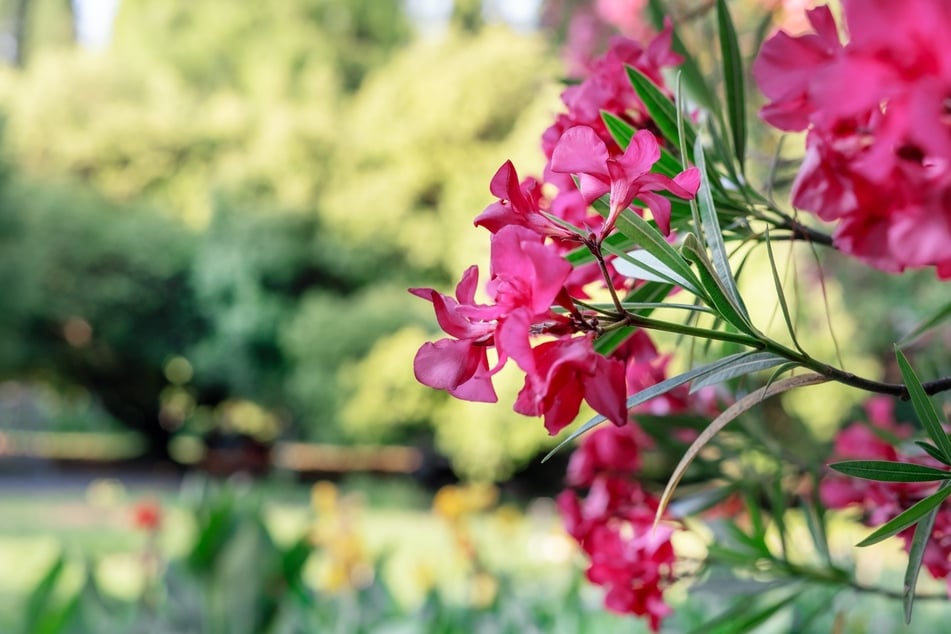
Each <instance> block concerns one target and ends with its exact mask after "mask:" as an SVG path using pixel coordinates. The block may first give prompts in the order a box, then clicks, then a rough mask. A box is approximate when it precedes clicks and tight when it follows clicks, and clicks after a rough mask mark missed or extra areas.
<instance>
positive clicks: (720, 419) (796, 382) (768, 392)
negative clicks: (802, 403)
mask: <svg viewBox="0 0 951 634" xmlns="http://www.w3.org/2000/svg"><path fill="white" fill-rule="evenodd" d="M828 380H829V379H827V378H826V377H824V376H822V375H821V374H803V375H801V376H791V377H788V378H785V379H783V380H782V381H778V382H776V383H774V384H772V385H770V386H769V387H763V388H760V389H758V390H756V391H755V392H751V393H750V394H747V395H746V396H744V397H743V398H741V399H740V400H738V401H736V402H735V403H733V404H732V405H730V406H729V407H728V408H726V410H724V411H723V413H722V414H720V415H719V416H717V417H716V418H715V419H713V421H711V422H710V424H709V425H708V426H707V427H706V429H704V430H703V431H702V432H700V435H699V436H697V437H696V439H694V441H693V443H691V445H690V447H688V448H687V451H686V452H684V455H683V457H682V458H681V459H680V462H678V463H677V466H676V467H674V471H673V473H671V475H670V478H669V479H668V480H667V486H666V487H664V492H663V494H661V496H660V501H659V502H658V503H657V513H656V515H655V516H654V523H655V524H657V523H658V522H659V521H660V519H661V518H662V517H663V516H664V511H665V510H666V508H667V504H668V503H669V502H670V500H671V499H672V497H673V495H674V491H675V490H676V489H677V485H678V484H680V480H681V479H683V477H684V474H685V473H686V472H687V469H688V468H689V467H690V465H691V464H692V463H693V461H694V459H695V458H696V457H697V455H699V453H700V450H702V449H703V448H704V447H705V446H706V445H707V443H708V442H710V441H711V440H712V439H713V438H714V436H716V435H717V434H719V433H720V432H721V431H722V430H723V428H724V427H726V426H727V425H729V424H730V423H731V422H733V421H734V420H735V419H736V418H737V417H738V416H740V415H742V414H744V413H745V412H746V411H747V410H749V409H750V408H751V407H754V406H756V405H758V404H759V403H761V402H762V401H764V400H765V399H767V398H769V397H771V396H774V395H776V394H782V393H783V392H786V391H788V390H792V389H796V388H800V387H805V386H807V385H818V384H820V383H825V382H826V381H828Z"/></svg>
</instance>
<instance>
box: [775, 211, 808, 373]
mask: <svg viewBox="0 0 951 634" xmlns="http://www.w3.org/2000/svg"><path fill="white" fill-rule="evenodd" d="M766 254H767V255H768V256H769V268H770V270H771V271H772V273H773V285H774V286H775V287H776V297H777V298H779V307H780V308H781V309H782V311H783V319H784V320H785V321H786V330H788V331H789V336H790V338H792V342H793V345H795V346H796V349H797V350H799V352H801V353H803V354H806V351H805V350H803V349H802V346H801V345H799V340H798V339H797V338H796V329H795V328H794V327H793V322H792V317H790V315H789V305H788V304H787V303H786V294H785V293H784V292H783V283H782V282H781V281H780V279H779V271H778V270H777V268H776V259H775V258H774V257H773V245H772V243H770V241H769V228H768V227H767V229H766Z"/></svg>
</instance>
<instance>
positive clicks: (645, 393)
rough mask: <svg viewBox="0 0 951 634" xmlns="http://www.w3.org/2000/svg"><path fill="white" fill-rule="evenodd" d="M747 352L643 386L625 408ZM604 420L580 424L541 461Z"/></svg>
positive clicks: (603, 418)
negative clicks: (646, 386)
mask: <svg viewBox="0 0 951 634" xmlns="http://www.w3.org/2000/svg"><path fill="white" fill-rule="evenodd" d="M747 354H749V353H747V352H740V353H737V354H733V355H730V356H728V357H724V358H722V359H718V360H716V361H713V362H711V363H708V364H706V365H702V366H700V367H697V368H694V369H693V370H688V371H687V372H684V373H682V374H678V375H677V376H674V377H671V378H669V379H666V380H664V381H661V382H660V383H656V384H654V385H651V386H650V387H648V388H645V389H643V390H641V391H640V392H638V393H637V394H634V395H633V396H631V397H629V398H628V399H627V409H631V408H632V407H636V406H638V405H642V404H643V403H646V402H647V401H649V400H651V399H652V398H656V397H658V396H660V395H662V394H666V393H667V392H669V391H671V390H672V389H674V388H675V387H679V386H681V385H683V384H685V383H688V382H690V381H692V380H694V379H696V378H697V377H700V376H703V375H705V374H707V373H709V372H715V371H716V370H719V369H720V368H722V367H723V366H725V365H728V364H730V363H732V362H733V361H735V360H736V359H738V358H740V357H743V356H746V355H747ZM606 420H607V419H606V418H605V417H604V416H601V415H600V414H599V415H598V416H595V417H593V418H592V419H590V420H589V421H587V422H586V423H585V424H584V425H582V426H581V427H579V428H578V429H576V430H575V431H573V432H571V434H569V435H568V437H567V438H565V439H564V440H562V441H561V442H560V443H558V445H556V446H555V448H554V449H552V450H551V451H549V452H548V454H547V455H546V456H545V457H544V458H542V462H545V461H547V460H548V459H549V458H551V457H552V456H554V455H555V454H556V453H558V452H559V451H560V450H561V448H562V447H564V446H565V445H567V444H568V443H570V442H572V441H573V440H575V439H576V438H578V437H580V436H582V435H584V434H585V433H587V432H588V431H590V430H592V429H594V428H595V427H597V426H598V425H600V424H601V423H603V422H604V421H606Z"/></svg>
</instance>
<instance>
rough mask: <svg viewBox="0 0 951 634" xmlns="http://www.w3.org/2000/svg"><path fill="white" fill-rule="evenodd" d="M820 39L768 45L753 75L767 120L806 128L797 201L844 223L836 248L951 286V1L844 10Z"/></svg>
mask: <svg viewBox="0 0 951 634" xmlns="http://www.w3.org/2000/svg"><path fill="white" fill-rule="evenodd" d="M842 5H843V9H844V14H845V23H846V25H847V27H848V34H849V38H850V39H849V40H848V42H847V43H846V44H842V43H841V42H840V39H839V32H838V29H837V27H836V24H835V20H834V18H833V16H832V13H831V11H830V10H829V8H828V7H826V6H822V7H819V8H816V9H814V10H812V11H810V12H809V13H808V19H809V22H810V24H811V25H812V27H813V29H814V30H815V32H814V33H808V34H806V35H802V36H800V37H791V36H790V35H788V34H787V33H785V32H779V33H777V34H776V35H774V36H773V37H771V38H770V39H769V40H767V41H766V42H765V43H764V44H763V47H762V50H761V51H760V54H759V57H758V58H757V60H756V62H755V63H754V65H753V75H754V77H755V78H756V81H757V83H758V84H759V87H760V89H761V90H762V91H763V93H764V94H765V95H766V97H767V98H769V100H770V101H769V103H767V104H766V106H765V107H764V108H763V109H762V111H761V116H762V117H763V118H764V119H765V120H766V121H767V122H769V123H770V124H772V125H774V126H775V127H777V128H779V129H781V130H789V131H802V130H808V135H807V137H806V157H805V160H804V161H803V164H802V166H801V168H800V170H799V174H798V176H797V178H796V181H795V183H794V185H793V191H792V202H793V204H794V205H795V206H796V207H798V208H801V209H805V210H808V211H810V212H813V213H815V214H816V215H818V216H819V217H820V218H822V219H823V220H827V221H836V222H837V223H838V226H837V228H836V231H835V235H834V240H835V244H836V246H837V247H838V248H839V249H840V250H842V251H844V252H846V253H849V254H852V255H854V256H856V257H858V258H860V259H862V260H863V261H865V262H867V263H869V264H871V265H873V266H876V267H878V268H881V269H883V270H886V271H893V272H900V271H902V270H904V269H905V268H908V267H921V266H934V267H935V268H936V271H937V274H938V276H939V277H941V278H945V279H946V278H951V57H949V56H948V55H947V51H946V50H945V48H944V46H945V44H946V43H947V42H948V40H949V38H951V3H948V2H946V1H945V0H908V1H906V2H887V1H885V0H843V1H842Z"/></svg>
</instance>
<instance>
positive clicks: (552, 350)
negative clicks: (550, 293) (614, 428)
mask: <svg viewBox="0 0 951 634" xmlns="http://www.w3.org/2000/svg"><path fill="white" fill-rule="evenodd" d="M531 366H532V367H531V370H526V371H527V372H528V374H527V375H526V377H525V385H524V386H523V387H522V390H521V391H520V392H519V394H518V398H517V399H516V401H515V411H516V412H518V413H520V414H525V415H526V416H544V418H545V429H547V430H548V433H549V434H551V435H552V436H554V435H555V434H557V433H558V432H560V431H561V430H562V429H564V428H565V427H567V426H568V425H569V424H571V422H572V421H573V420H574V419H575V417H576V416H577V415H578V412H579V411H580V409H581V402H582V401H587V402H588V405H590V406H591V407H592V408H593V409H594V410H595V411H596V412H598V413H599V414H601V415H603V416H604V417H605V418H607V419H608V420H610V421H611V422H612V423H614V424H615V425H624V424H625V423H626V422H627V403H626V401H627V398H626V392H625V389H624V364H623V363H621V362H620V361H617V360H614V359H609V358H607V357H605V356H604V355H602V354H598V353H597V352H596V351H595V350H594V345H593V335H590V334H589V335H585V336H582V337H561V338H559V339H555V340H554V341H546V342H545V343H542V344H540V345H538V346H536V347H534V348H532V350H531Z"/></svg>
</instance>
